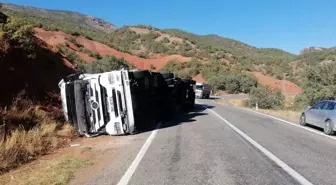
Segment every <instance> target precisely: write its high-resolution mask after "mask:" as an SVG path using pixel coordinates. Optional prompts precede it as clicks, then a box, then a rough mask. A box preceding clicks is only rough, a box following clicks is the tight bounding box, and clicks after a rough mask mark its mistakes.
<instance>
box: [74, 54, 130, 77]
mask: <svg viewBox="0 0 336 185" xmlns="http://www.w3.org/2000/svg"><path fill="white" fill-rule="evenodd" d="M79 67H80V68H81V69H83V70H84V72H87V73H103V72H107V71H111V70H119V69H122V68H124V69H129V68H130V67H132V66H130V65H129V64H128V63H127V61H126V60H124V59H122V58H121V59H118V58H116V57H115V56H103V57H102V59H100V60H97V61H95V62H91V63H81V64H80V66H79Z"/></svg>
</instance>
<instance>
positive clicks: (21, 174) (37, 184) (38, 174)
mask: <svg viewBox="0 0 336 185" xmlns="http://www.w3.org/2000/svg"><path fill="white" fill-rule="evenodd" d="M34 164H35V168H34V167H28V166H27V167H26V166H25V167H23V168H21V169H18V170H15V171H13V172H12V173H11V174H3V175H1V176H0V184H2V185H7V184H13V182H15V183H17V184H22V185H45V184H57V185H67V184H69V182H70V180H71V179H72V178H73V176H74V173H75V172H76V171H77V170H79V169H80V168H83V167H85V166H87V165H89V164H90V162H89V161H88V159H83V158H80V157H75V156H65V157H57V158H56V159H53V160H39V161H36V162H35V163H34Z"/></svg>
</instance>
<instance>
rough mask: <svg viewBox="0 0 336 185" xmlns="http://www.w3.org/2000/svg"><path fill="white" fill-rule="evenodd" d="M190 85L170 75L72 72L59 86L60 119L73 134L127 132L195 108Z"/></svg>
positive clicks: (121, 133)
mask: <svg viewBox="0 0 336 185" xmlns="http://www.w3.org/2000/svg"><path fill="white" fill-rule="evenodd" d="M195 84H196V82H195V81H193V80H190V79H181V78H175V77H174V74H172V73H157V72H151V71H149V70H117V71H110V72H105V73H99V74H83V73H76V74H73V75H70V76H68V77H67V78H65V79H62V80H61V81H60V83H59V87H60V90H61V97H62V106H63V111H64V116H65V118H66V120H67V121H68V122H69V123H70V124H72V125H73V126H74V127H75V129H76V130H77V133H78V134H79V135H85V136H87V137H92V136H96V135H99V134H109V135H124V134H133V133H136V132H138V131H142V130H143V129H145V128H148V127H151V126H152V124H154V123H155V122H158V121H161V120H167V119H169V118H170V117H171V116H172V115H174V114H176V113H177V112H180V111H181V110H189V109H190V108H193V106H194V104H195V91H194V90H195Z"/></svg>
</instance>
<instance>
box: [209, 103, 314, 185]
mask: <svg viewBox="0 0 336 185" xmlns="http://www.w3.org/2000/svg"><path fill="white" fill-rule="evenodd" d="M207 110H208V111H209V112H211V113H212V114H214V115H215V116H217V117H218V118H219V119H221V120H222V121H223V122H224V123H225V124H227V125H228V126H229V127H230V128H231V129H232V130H234V131H235V132H237V133H238V134H239V135H240V136H242V137H243V138H244V139H245V140H247V141H248V142H249V143H251V144H252V145H253V146H254V147H256V148H257V149H258V150H259V151H261V152H262V153H264V154H265V155H266V156H267V157H268V158H269V159H271V160H272V161H273V162H275V163H276V164H277V165H278V166H280V167H281V168H282V169H283V170H284V171H286V172H287V173H288V174H289V175H290V176H292V177H293V178H294V179H295V180H297V181H298V182H299V183H300V184H302V185H312V183H311V182H309V181H308V180H307V179H306V178H304V177H303V176H302V175H300V174H299V173H298V172H296V171H295V170H294V169H293V168H291V167H290V166H288V165H287V164H286V163H284V162H283V161H281V160H280V159H279V158H278V157H276V156H275V155H274V154H272V153H271V152H270V151H268V150H267V149H266V148H264V147H263V146H261V145H260V144H259V143H257V142H256V141H254V140H253V139H252V138H251V137H249V136H248V135H246V134H245V133H244V132H243V131H241V130H239V129H238V128H237V127H235V126H234V125H233V124H232V123H230V122H229V121H227V120H226V119H225V118H223V117H222V116H220V115H219V114H217V113H216V112H215V111H213V110H211V109H207Z"/></svg>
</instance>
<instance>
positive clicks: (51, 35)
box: [35, 28, 191, 70]
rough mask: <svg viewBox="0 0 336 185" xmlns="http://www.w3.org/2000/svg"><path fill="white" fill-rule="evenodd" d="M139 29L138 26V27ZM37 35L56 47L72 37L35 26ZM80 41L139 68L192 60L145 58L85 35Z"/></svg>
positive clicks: (96, 50) (169, 57)
mask: <svg viewBox="0 0 336 185" xmlns="http://www.w3.org/2000/svg"><path fill="white" fill-rule="evenodd" d="M136 29H138V28H136ZM141 30H142V32H143V31H144V30H143V28H139V30H137V31H140V32H141ZM35 31H36V36H37V37H38V38H40V39H42V40H43V41H45V42H46V43H47V44H49V45H51V46H53V47H55V46H56V45H57V44H63V43H65V42H67V40H66V38H68V37H71V36H70V35H68V34H66V33H63V32H59V31H45V30H43V29H40V28H35ZM75 39H76V41H77V42H78V43H80V44H81V45H83V47H84V48H86V49H89V50H92V51H95V52H98V53H99V54H100V55H102V56H104V55H113V56H115V57H117V58H124V59H125V60H126V61H128V62H129V63H130V64H132V65H134V66H135V67H137V68H140V69H151V66H154V67H155V69H156V70H159V69H161V68H162V67H163V66H164V65H166V64H167V63H168V62H169V61H171V60H175V61H179V62H187V61H190V60H191V58H190V57H184V56H181V55H163V56H162V57H159V55H156V57H155V58H151V59H144V58H140V57H138V56H134V55H131V54H128V53H123V52H120V51H117V50H115V49H113V48H110V47H108V46H107V45H105V44H102V43H99V42H96V41H92V40H89V39H87V38H85V37H82V36H79V37H76V38H75ZM69 45H70V46H69V48H70V49H73V50H75V51H78V48H77V47H76V46H74V45H73V44H71V43H69ZM77 54H78V55H80V56H81V58H83V59H84V60H85V61H88V62H92V61H94V59H93V58H92V57H89V56H88V55H86V54H82V53H77Z"/></svg>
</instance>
